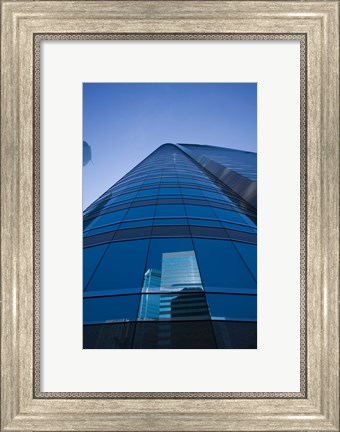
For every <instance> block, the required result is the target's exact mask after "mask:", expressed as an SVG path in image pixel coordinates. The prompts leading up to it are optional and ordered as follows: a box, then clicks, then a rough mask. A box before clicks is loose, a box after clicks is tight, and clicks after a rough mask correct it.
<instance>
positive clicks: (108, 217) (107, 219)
mask: <svg viewBox="0 0 340 432" xmlns="http://www.w3.org/2000/svg"><path fill="white" fill-rule="evenodd" d="M125 213H126V210H119V211H116V212H111V213H106V214H103V215H102V216H99V217H97V218H96V219H94V220H93V222H92V223H91V224H89V225H88V226H87V229H93V228H96V227H100V226H103V225H109V224H113V223H115V222H120V221H121V220H122V219H123V217H124V215H125Z"/></svg>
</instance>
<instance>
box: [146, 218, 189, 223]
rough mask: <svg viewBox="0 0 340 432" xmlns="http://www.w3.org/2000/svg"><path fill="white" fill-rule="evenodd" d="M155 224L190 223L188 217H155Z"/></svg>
mask: <svg viewBox="0 0 340 432" xmlns="http://www.w3.org/2000/svg"><path fill="white" fill-rule="evenodd" d="M153 224H154V225H188V220H187V219H179V218H178V219H177V218H176V219H175V218H174V219H154V221H153Z"/></svg>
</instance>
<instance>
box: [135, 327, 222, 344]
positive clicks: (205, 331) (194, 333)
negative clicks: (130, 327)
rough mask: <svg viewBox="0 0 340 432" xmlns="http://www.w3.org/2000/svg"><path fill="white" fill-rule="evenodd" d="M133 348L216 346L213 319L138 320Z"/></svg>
mask: <svg viewBox="0 0 340 432" xmlns="http://www.w3.org/2000/svg"><path fill="white" fill-rule="evenodd" d="M133 348H149V349H150V348H151V349H152V348H158V349H161V348H164V349H169V348H176V349H181V348H183V349H192V348H196V349H203V348H216V342H215V338H214V333H213V327H212V323H211V321H199V322H197V321H196V322H192V321H191V322H190V321H188V322H176V321H175V322H171V321H170V322H169V321H168V322H166V321H155V322H137V323H136V331H135V337H134V342H133Z"/></svg>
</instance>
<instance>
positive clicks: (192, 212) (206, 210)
mask: <svg viewBox="0 0 340 432" xmlns="http://www.w3.org/2000/svg"><path fill="white" fill-rule="evenodd" d="M185 208H186V210H187V214H188V218H190V217H199V218H207V219H216V215H215V213H214V211H213V209H211V208H210V207H208V206H200V205H190V204H186V205H185Z"/></svg>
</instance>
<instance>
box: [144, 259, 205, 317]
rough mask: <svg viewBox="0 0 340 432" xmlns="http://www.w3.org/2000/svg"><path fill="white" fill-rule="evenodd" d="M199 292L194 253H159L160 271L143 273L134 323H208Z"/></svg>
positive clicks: (200, 288)
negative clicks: (200, 320)
mask: <svg viewBox="0 0 340 432" xmlns="http://www.w3.org/2000/svg"><path fill="white" fill-rule="evenodd" d="M156 278H157V279H156ZM150 281H154V282H153V283H152V286H151V285H150ZM202 291H203V287H202V281H201V277H200V274H199V270H198V266H197V260H196V257H195V252H194V251H181V252H169V253H163V254H162V270H161V271H160V272H155V271H153V270H152V269H148V270H147V271H146V273H145V276H144V283H143V290H142V292H143V293H145V295H143V296H142V298H141V302H140V306H139V313H138V319H140V320H162V319H163V320H166V319H168V320H169V319H172V320H174V319H182V320H183V319H194V318H196V319H199V318H200V319H209V318H210V315H209V312H208V306H207V302H206V299H205V295H204V294H203V293H202Z"/></svg>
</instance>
